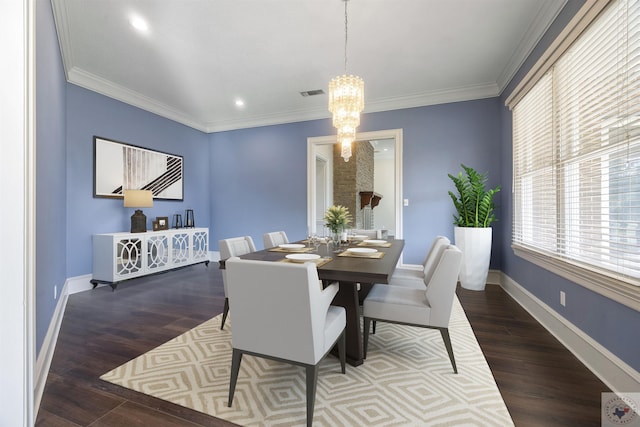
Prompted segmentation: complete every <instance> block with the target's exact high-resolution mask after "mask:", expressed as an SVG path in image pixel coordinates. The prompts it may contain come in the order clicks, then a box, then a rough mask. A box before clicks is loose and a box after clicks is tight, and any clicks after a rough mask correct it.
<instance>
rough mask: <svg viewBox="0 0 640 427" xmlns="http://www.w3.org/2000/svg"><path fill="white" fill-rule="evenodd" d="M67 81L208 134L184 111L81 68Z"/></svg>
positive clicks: (73, 69)
mask: <svg viewBox="0 0 640 427" xmlns="http://www.w3.org/2000/svg"><path fill="white" fill-rule="evenodd" d="M67 80H68V81H69V83H73V84H75V85H77V86H80V87H83V88H85V89H88V90H91V91H93V92H97V93H99V94H102V95H104V96H108V97H109V98H113V99H116V100H118V101H122V102H124V103H125V104H129V105H133V106H134V107H138V108H141V109H143V110H145V111H149V112H151V113H154V114H157V115H159V116H162V117H165V118H167V119H170V120H173V121H175V122H178V123H182V124H183V125H185V126H189V127H191V128H194V129H197V130H199V131H201V132H207V128H206V126H205V125H204V124H203V123H201V122H199V121H197V120H195V119H194V118H192V117H191V116H189V115H188V114H187V113H185V112H183V111H179V110H177V109H175V108H173V107H170V106H169V105H167V104H164V103H162V102H160V101H157V100H155V99H153V98H150V97H148V96H145V95H142V94H140V93H138V92H135V91H132V90H130V89H127V88H126V87H124V86H120V85H117V84H115V83H113V82H111V81H109V80H106V79H103V78H102V77H99V76H96V75H95V74H91V73H88V72H86V71H84V70H82V69H80V68H77V67H73V68H71V69H70V70H68V72H67Z"/></svg>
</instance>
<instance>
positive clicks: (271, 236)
mask: <svg viewBox="0 0 640 427" xmlns="http://www.w3.org/2000/svg"><path fill="white" fill-rule="evenodd" d="M262 242H263V243H264V248H265V249H270V248H275V247H276V246H278V245H283V244H285V243H289V239H288V238H287V233H285V232H284V231H272V232H270V233H264V234H263V235H262Z"/></svg>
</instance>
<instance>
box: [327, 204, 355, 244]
mask: <svg viewBox="0 0 640 427" xmlns="http://www.w3.org/2000/svg"><path fill="white" fill-rule="evenodd" d="M324 221H325V226H326V227H327V228H328V229H329V230H331V232H332V233H333V241H334V242H336V243H340V240H341V236H340V233H342V232H344V231H345V229H346V228H347V226H348V225H349V223H351V214H349V209H348V208H346V207H345V206H342V205H334V206H331V207H330V208H329V209H327V211H326V212H325V214H324ZM345 240H346V238H345Z"/></svg>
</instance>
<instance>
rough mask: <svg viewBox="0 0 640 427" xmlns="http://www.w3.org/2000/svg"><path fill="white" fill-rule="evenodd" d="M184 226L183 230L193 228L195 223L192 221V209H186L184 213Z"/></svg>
mask: <svg viewBox="0 0 640 427" xmlns="http://www.w3.org/2000/svg"><path fill="white" fill-rule="evenodd" d="M184 217H185V218H184V226H185V228H194V227H195V226H196V223H195V221H194V219H193V209H187V210H186V211H185V213H184Z"/></svg>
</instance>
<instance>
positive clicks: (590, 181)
mask: <svg viewBox="0 0 640 427" xmlns="http://www.w3.org/2000/svg"><path fill="white" fill-rule="evenodd" d="M601 3H603V2H601ZM539 74H541V73H540V72H538V75H539ZM527 89H528V91H527V92H526V94H524V95H522V96H520V97H519V99H518V100H517V101H516V102H517V103H515V105H513V106H512V110H513V180H514V182H513V203H514V206H513V208H514V210H513V247H514V250H515V251H516V253H517V254H518V255H520V256H523V257H525V258H527V259H529V260H531V261H533V262H536V263H537V264H539V265H542V266H544V267H546V268H549V269H551V270H552V271H554V272H557V273H559V274H561V275H563V276H565V277H568V278H570V279H572V280H574V281H576V282H578V283H581V284H584V285H586V286H588V287H590V288H592V289H594V290H597V291H598V292H600V293H603V294H605V295H607V296H609V297H612V298H613V299H616V300H617V301H620V302H623V303H625V304H627V305H631V306H633V307H635V308H638V307H640V0H617V1H612V2H610V4H609V5H608V6H607V7H606V8H604V7H603V10H602V12H600V13H599V14H598V16H597V18H595V19H593V21H592V22H591V24H590V25H589V26H588V28H586V30H584V31H583V32H581V34H580V35H579V36H578V37H576V39H575V40H574V41H573V42H572V43H571V44H570V46H569V47H568V48H566V50H564V52H563V53H562V55H560V56H558V57H557V59H555V60H554V61H553V63H552V64H548V65H547V69H546V70H545V72H544V73H542V75H541V76H540V77H537V80H536V81H535V84H528V88H527Z"/></svg>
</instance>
